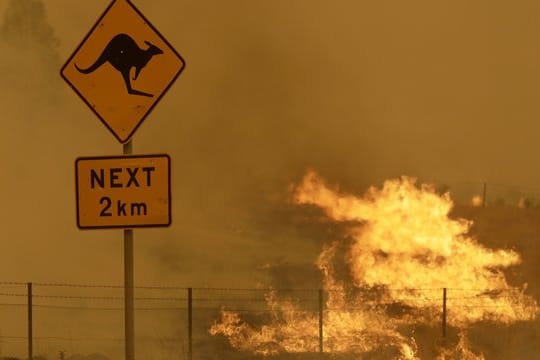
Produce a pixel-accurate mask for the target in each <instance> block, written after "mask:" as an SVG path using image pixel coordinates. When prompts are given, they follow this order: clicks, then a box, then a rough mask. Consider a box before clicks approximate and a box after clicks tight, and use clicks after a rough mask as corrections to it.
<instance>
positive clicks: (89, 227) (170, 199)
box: [75, 154, 172, 230]
mask: <svg viewBox="0 0 540 360" xmlns="http://www.w3.org/2000/svg"><path fill="white" fill-rule="evenodd" d="M163 157H165V158H167V171H168V189H167V193H168V196H169V203H168V215H169V219H168V221H167V223H166V224H144V225H103V226H82V225H81V223H80V213H79V181H78V179H79V167H78V163H79V161H85V160H114V159H133V158H163ZM171 203H172V197H171V157H170V156H169V155H168V154H150V155H111V156H81V157H78V158H77V159H75V204H76V213H77V227H78V228H79V229H81V230H90V229H134V228H151V227H168V226H170V225H171V223H172V212H171V210H172V206H171Z"/></svg>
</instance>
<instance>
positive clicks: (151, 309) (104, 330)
mask: <svg viewBox="0 0 540 360" xmlns="http://www.w3.org/2000/svg"><path fill="white" fill-rule="evenodd" d="M28 287H29V284H28V283H19V282H0V359H2V358H3V357H9V356H11V357H17V358H21V359H23V358H26V354H27V351H28V346H30V345H29V344H31V346H32V348H33V354H34V355H35V356H34V359H39V356H42V357H43V358H46V359H61V358H64V357H65V356H66V354H68V355H71V356H75V354H92V353H101V354H104V355H105V356H106V357H107V358H109V359H111V360H114V359H122V358H123V351H124V307H123V301H124V297H123V289H124V288H123V286H116V285H88V284H60V283H32V285H31V289H32V291H31V295H29V293H28V290H29V288H28ZM522 296H523V294H522V292H521V291H520V290H515V289H373V288H366V289H358V288H356V289H355V290H354V291H353V292H349V293H347V294H345V293H343V292H342V291H341V290H339V291H337V290H321V289H250V288H245V289H237V288H185V287H174V286H147V287H143V286H139V287H135V309H134V310H135V327H136V336H135V338H136V344H137V345H136V352H137V358H140V359H144V358H151V359H188V360H191V359H197V360H199V359H200V360H202V359H247V358H248V357H247V355H246V354H245V353H244V354H241V353H239V352H238V351H236V350H234V349H233V348H232V347H231V346H230V344H229V343H228V340H227V339H226V338H225V337H223V336H212V335H210V333H209V329H210V328H211V327H212V325H214V324H216V323H217V322H218V321H220V318H221V315H222V311H224V310H225V311H227V312H230V313H236V314H238V315H239V316H240V317H241V318H242V319H243V320H245V321H246V323H250V324H253V326H255V327H256V326H258V325H262V324H265V323H268V322H269V321H276V319H278V320H277V321H279V319H286V318H288V317H290V316H291V315H290V314H293V315H298V314H299V313H301V314H304V315H303V316H311V317H312V319H313V322H314V323H317V322H318V324H317V325H318V326H316V328H315V329H314V331H315V333H316V336H315V337H314V338H313V339H312V340H313V342H314V344H313V345H312V346H311V348H313V349H315V352H317V351H321V352H323V351H324V346H325V344H324V339H325V336H326V335H325V330H326V329H325V323H324V321H326V320H325V316H327V315H329V314H332V313H334V314H339V315H343V314H344V313H351V314H352V313H354V312H360V311H366V309H367V310H368V311H370V310H374V309H377V308H381V307H385V308H390V307H395V306H396V305H398V306H399V307H400V309H401V310H400V311H401V312H400V313H399V314H398V313H395V314H393V315H392V316H393V317H394V318H399V317H403V316H404V313H407V311H409V310H410V312H411V313H415V311H416V313H415V316H420V317H422V316H423V315H418V310H419V311H420V312H424V315H425V318H427V317H431V318H432V320H433V323H435V325H434V324H431V325H434V326H439V325H436V323H438V324H440V325H442V328H441V331H440V334H439V335H438V336H439V337H440V336H445V335H446V331H447V329H446V327H447V326H448V325H447V321H448V320H447V309H450V310H449V312H450V314H451V313H452V312H454V314H455V313H456V309H458V308H459V309H461V310H460V311H463V310H465V311H471V312H473V311H475V310H477V309H483V311H487V312H489V311H491V312H493V311H497V308H499V307H500V308H505V307H508V306H509V305H508V304H509V302H508V301H506V302H505V301H504V299H509V300H510V303H512V301H514V300H515V301H514V302H517V301H519V299H520V297H522ZM336 297H337V298H339V299H338V300H339V301H336ZM486 300H488V301H486ZM501 301H502V302H501ZM29 304H31V307H30V306H29ZM434 314H435V316H434ZM433 316H434V317H433ZM29 319H31V322H30V321H29ZM424 320H425V319H424ZM29 329H32V331H31V332H30V331H29ZM535 336H536V333H535ZM536 340H538V339H537V338H535V341H536ZM537 343H538V342H537ZM60 354H61V355H60ZM216 354H221V355H219V356H217V355H216ZM65 359H69V358H67V357H65ZM73 359H76V357H73Z"/></svg>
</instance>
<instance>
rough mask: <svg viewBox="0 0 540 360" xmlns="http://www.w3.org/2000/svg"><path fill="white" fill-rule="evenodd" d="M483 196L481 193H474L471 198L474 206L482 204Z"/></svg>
mask: <svg viewBox="0 0 540 360" xmlns="http://www.w3.org/2000/svg"><path fill="white" fill-rule="evenodd" d="M482 203H483V201H482V197H481V196H480V195H474V196H473V197H472V199H471V205H472V206H474V207H480V206H482Z"/></svg>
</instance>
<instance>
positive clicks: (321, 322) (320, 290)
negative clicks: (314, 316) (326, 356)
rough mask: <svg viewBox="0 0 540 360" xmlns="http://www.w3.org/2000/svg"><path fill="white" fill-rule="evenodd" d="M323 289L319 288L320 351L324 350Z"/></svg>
mask: <svg viewBox="0 0 540 360" xmlns="http://www.w3.org/2000/svg"><path fill="white" fill-rule="evenodd" d="M323 296H324V294H323V289H319V352H320V353H322V352H323V350H324V349H323V310H324V309H323V306H324V301H323Z"/></svg>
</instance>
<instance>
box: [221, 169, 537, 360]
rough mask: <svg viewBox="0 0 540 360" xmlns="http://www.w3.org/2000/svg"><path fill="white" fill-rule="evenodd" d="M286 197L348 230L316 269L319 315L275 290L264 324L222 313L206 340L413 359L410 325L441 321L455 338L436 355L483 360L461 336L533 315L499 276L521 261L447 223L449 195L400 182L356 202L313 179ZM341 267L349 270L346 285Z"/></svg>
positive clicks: (255, 349) (529, 301)
mask: <svg viewBox="0 0 540 360" xmlns="http://www.w3.org/2000/svg"><path fill="white" fill-rule="evenodd" d="M292 195H293V196H292V198H293V200H294V202H295V203H296V204H299V205H314V206H317V207H319V208H321V209H322V210H323V211H324V213H325V215H326V216H327V217H328V219H329V220H330V221H334V222H343V223H346V224H347V226H348V230H347V241H341V240H340V241H334V242H332V243H329V244H327V245H326V246H325V247H324V249H323V250H322V252H321V254H320V255H319V257H318V259H317V262H316V264H317V267H318V268H319V270H320V271H321V272H322V275H323V288H324V290H323V291H322V292H321V297H320V301H321V302H322V301H323V298H324V307H321V309H322V310H323V311H319V312H317V311H314V309H306V308H305V307H303V306H302V305H301V304H300V303H299V302H298V301H295V299H290V298H286V297H283V298H281V297H279V296H278V294H277V293H276V292H273V291H272V292H270V293H268V294H267V297H266V302H267V306H268V313H267V315H269V316H266V322H265V323H263V324H253V323H250V321H247V320H244V319H242V317H241V316H240V315H239V314H238V313H236V312H233V311H229V310H227V309H226V308H224V309H223V310H222V312H221V319H220V320H219V321H216V322H215V323H214V325H213V326H212V327H211V328H210V333H211V334H212V335H223V336H225V337H227V338H228V340H229V342H230V344H231V346H232V347H234V348H235V349H238V350H240V351H245V352H250V353H254V354H259V355H276V354H280V353H315V352H318V351H321V350H322V351H323V352H325V353H331V354H357V355H358V356H368V358H370V359H371V358H376V359H420V357H419V355H418V353H419V351H418V350H419V349H418V345H417V340H416V338H415V333H414V329H415V327H418V326H429V327H433V328H435V327H438V326H440V325H439V324H441V322H442V323H443V332H446V326H448V327H449V328H452V329H455V330H456V334H457V335H456V340H455V341H447V338H446V337H444V336H441V335H439V334H438V333H437V334H435V333H434V334H433V338H434V339H436V341H438V343H439V344H438V345H437V354H435V356H434V357H436V358H437V359H440V360H443V359H484V355H483V354H482V353H476V352H474V351H472V350H471V349H470V346H469V342H468V339H467V329H468V328H470V327H471V326H472V325H474V324H477V323H485V322H491V323H493V324H500V325H510V324H512V323H515V322H518V321H530V320H533V319H535V318H536V316H537V315H538V306H537V303H536V301H535V299H534V298H533V297H532V296H530V295H527V294H526V293H525V289H526V286H525V285H524V286H523V287H522V288H516V287H513V286H511V285H510V284H509V283H508V281H507V279H506V277H505V274H504V273H503V270H504V269H505V268H508V267H510V266H514V265H518V264H519V263H520V262H521V258H520V255H519V254H518V253H517V252H515V251H512V250H493V249H489V248H486V247H485V246H483V245H481V244H480V243H479V242H478V241H477V240H476V239H475V238H473V237H472V236H470V235H469V230H470V228H471V226H472V222H471V221H468V220H465V219H452V218H450V216H449V213H450V211H451V209H452V207H453V202H452V200H451V199H450V196H449V194H448V193H445V194H442V195H441V194H438V193H437V192H436V191H435V189H434V188H433V187H432V186H430V185H425V184H422V185H419V186H418V185H417V184H416V181H415V179H412V178H408V177H402V178H401V179H396V180H390V181H386V182H385V183H384V185H383V186H382V188H381V189H378V188H375V187H372V188H370V189H369V190H368V191H367V193H366V194H365V195H364V196H362V197H357V196H354V195H349V194H343V193H341V192H340V191H339V190H335V189H332V188H330V187H328V186H327V185H326V184H325V183H324V181H323V180H322V179H321V178H320V177H319V176H318V175H317V174H316V173H315V172H313V171H310V172H308V173H307V174H306V175H305V177H304V179H303V181H302V183H301V184H299V185H298V186H296V187H295V188H294V191H293V194H292ZM338 267H339V268H343V267H345V268H346V269H347V273H348V274H347V276H346V278H343V277H342V276H339V275H338V271H337V270H336V269H337V268H338ZM446 308H448V309H451V310H450V311H446ZM323 324H324V325H323ZM321 335H322V336H321ZM443 335H444V333H443ZM369 356H371V357H369ZM363 358H364V357H362V359H363Z"/></svg>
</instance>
